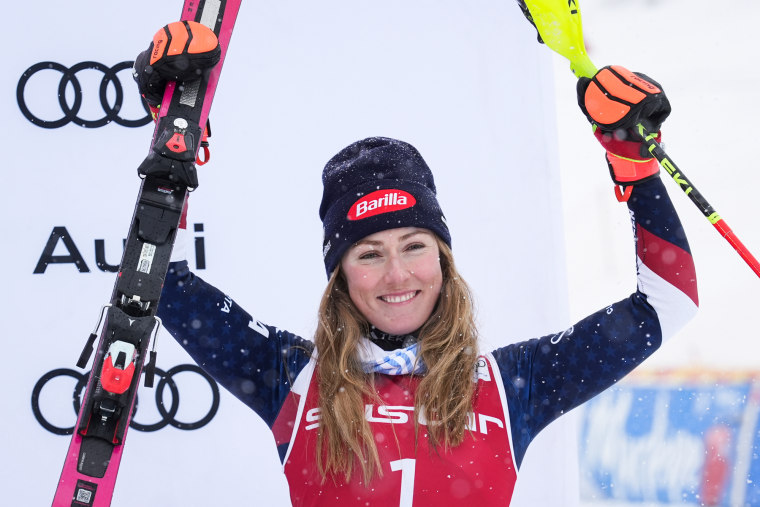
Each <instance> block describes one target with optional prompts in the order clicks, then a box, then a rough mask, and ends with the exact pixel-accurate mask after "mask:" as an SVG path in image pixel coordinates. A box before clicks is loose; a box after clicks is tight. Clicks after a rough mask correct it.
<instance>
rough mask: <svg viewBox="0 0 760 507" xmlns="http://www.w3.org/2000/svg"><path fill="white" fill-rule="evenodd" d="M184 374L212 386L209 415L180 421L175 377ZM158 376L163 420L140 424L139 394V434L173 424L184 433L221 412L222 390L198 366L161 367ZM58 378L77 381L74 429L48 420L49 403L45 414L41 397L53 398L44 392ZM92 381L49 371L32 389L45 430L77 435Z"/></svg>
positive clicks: (134, 425)
mask: <svg viewBox="0 0 760 507" xmlns="http://www.w3.org/2000/svg"><path fill="white" fill-rule="evenodd" d="M183 372H191V373H194V374H198V375H200V377H201V378H202V379H203V380H205V381H206V382H207V383H208V385H209V387H211V406H210V407H209V409H208V411H206V413H205V415H203V416H202V417H199V418H198V419H197V420H194V421H180V420H178V419H177V413H178V412H179V400H180V396H179V387H178V386H177V383H176V382H175V377H176V376H177V374H179V373H183ZM156 375H157V376H158V377H159V380H158V383H157V385H156V388H155V402H156V408H157V409H158V414H159V420H158V421H157V422H147V423H146V422H138V421H137V420H136V416H139V415H140V414H139V410H138V409H139V406H140V400H139V393H138V398H136V399H135V408H134V411H133V413H132V420H131V421H130V423H129V427H130V428H134V429H136V430H138V431H146V432H149V431H158V430H160V429H161V428H163V427H165V426H167V425H171V426H174V427H175V428H178V429H181V430H197V429H199V428H202V427H203V426H205V425H207V424H208V423H209V422H211V420H212V419H213V418H214V416H215V415H216V413H217V411H218V410H219V387H218V386H217V384H216V382H215V381H214V379H212V378H211V376H209V374H208V373H206V372H205V371H203V370H202V369H201V368H199V367H198V366H196V365H194V364H181V365H178V366H175V367H174V368H171V369H169V370H168V371H164V370H162V369H161V368H156ZM58 377H71V378H73V379H74V380H76V384H75V386H74V392H73V407H74V424H72V425H71V426H58V425H56V424H54V423H53V422H51V421H50V420H49V419H48V417H51V415H52V414H50V412H51V411H52V407H50V404H49V403H48V404H47V406H48V407H49V408H48V410H47V411H48V415H47V417H46V415H45V414H43V409H42V406H41V401H42V400H41V398H42V399H43V400H48V399H49V398H50V397H49V396H48V397H45V396H43V395H42V390H43V388H44V387H45V385H46V384H47V383H48V382H50V381H51V380H53V379H55V378H58ZM89 378H90V373H89V372H87V373H81V372H79V371H77V370H72V369H69V368H58V369H56V370H52V371H49V372H47V373H46V374H44V375H43V376H42V377H41V378H40V379H39V380H38V381H37V383H36V384H35V386H34V389H33V390H32V412H33V413H34V417H35V418H36V419H37V421H38V422H39V423H40V425H42V427H43V428H45V429H46V430H48V431H49V432H51V433H55V434H56V435H71V434H73V433H74V427H75V426H76V415H77V414H79V408H80V406H81V400H80V397H81V395H82V394H83V392H84V389H85V387H86V386H87V380H88V379H89ZM167 388H168V389H169V392H170V393H171V403H170V404H169V406H168V408H167V407H166V404H165V403H164V394H165V390H166V389H167ZM59 424H60V423H59Z"/></svg>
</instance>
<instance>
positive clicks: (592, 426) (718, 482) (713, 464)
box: [579, 371, 760, 507]
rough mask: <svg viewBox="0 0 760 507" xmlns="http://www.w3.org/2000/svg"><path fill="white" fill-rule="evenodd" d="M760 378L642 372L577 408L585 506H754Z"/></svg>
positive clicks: (759, 484)
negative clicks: (601, 504)
mask: <svg viewBox="0 0 760 507" xmlns="http://www.w3.org/2000/svg"><path fill="white" fill-rule="evenodd" d="M759 379H760V372H751V373H731V374H727V373H725V372H723V373H717V372H716V373H705V372H703V371H701V372H697V371H668V372H642V373H641V374H634V375H632V376H631V377H629V378H628V379H626V380H624V381H623V382H621V383H620V384H619V385H618V386H617V387H614V388H612V389H610V390H608V391H607V392H605V393H602V394H601V395H599V396H597V397H596V398H594V399H592V400H591V401H590V402H588V403H587V404H586V405H585V406H583V407H582V408H581V416H580V422H579V432H580V441H579V459H580V473H581V495H582V500H583V501H584V502H588V503H590V504H593V503H594V502H600V503H601V502H610V501H615V502H620V503H623V504H625V503H630V504H636V503H658V504H665V505H667V504H679V505H702V506H732V507H734V506H744V505H760V457H759V456H758V444H759V443H760V442H759V441H758V440H759V439H760V433H759V430H760V428H758V413H759V412H760V388H759V387H758V380H759Z"/></svg>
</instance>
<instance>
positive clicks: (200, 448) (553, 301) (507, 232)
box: [0, 0, 633, 507]
mask: <svg viewBox="0 0 760 507" xmlns="http://www.w3.org/2000/svg"><path fill="white" fill-rule="evenodd" d="M180 10H181V1H180V0H177V1H168V0H167V1H162V2H154V1H149V0H135V1H133V2H129V3H126V2H102V1H97V2H96V1H94V0H80V1H79V2H76V8H72V4H71V3H65V2H55V1H52V0H45V1H43V2H11V3H9V4H8V5H6V6H5V11H6V12H5V16H6V19H9V20H12V21H13V22H12V23H11V24H7V25H6V28H5V29H4V30H3V31H2V35H0V40H2V43H3V47H6V48H13V50H11V51H6V53H5V54H6V56H5V62H6V63H5V64H4V77H3V79H2V81H1V82H0V100H2V111H3V114H4V122H3V124H4V126H3V132H4V135H3V139H4V144H5V146H4V148H5V149H4V153H3V186H4V189H5V191H4V193H3V194H4V195H3V199H2V200H0V209H1V210H2V216H3V217H4V218H3V220H2V237H3V247H2V249H1V250H0V252H2V253H1V254H0V255H2V263H0V277H1V278H0V279H2V280H3V283H4V287H5V289H4V290H3V291H2V293H1V294H0V308H2V316H3V322H4V339H3V351H4V359H5V361H4V364H5V366H4V367H3V368H2V370H0V379H1V380H2V385H3V386H5V392H6V398H5V400H6V401H5V404H4V408H3V417H2V418H0V456H2V457H3V459H2V460H1V461H0V468H1V469H2V473H1V474H0V477H2V478H1V479H0V484H1V485H2V487H3V489H4V490H5V491H12V492H13V496H14V498H16V499H17V501H16V502H14V504H15V505H33V506H42V505H49V504H50V502H51V501H52V498H53V493H54V490H55V487H56V484H57V481H58V477H59V474H60V470H61V466H62V464H63V460H64V456H65V453H66V449H67V447H68V444H69V439H70V437H69V436H68V435H66V433H70V432H71V431H72V427H73V425H74V422H75V411H74V410H75V406H76V404H77V400H78V396H79V395H81V387H82V382H83V381H82V379H83V378H84V375H85V374H86V373H87V372H86V371H82V370H79V369H77V368H76V366H75V363H76V360H77V358H78V356H79V353H80V350H81V348H82V346H83V345H84V342H85V339H86V337H87V334H88V333H89V332H90V331H91V330H92V328H93V327H94V326H95V324H96V322H97V318H98V313H99V311H100V307H101V306H102V305H103V304H104V303H107V302H108V299H109V297H110V294H111V290H112V287H113V283H114V276H115V275H114V271H115V269H116V266H117V264H118V263H119V259H120V257H121V248H122V241H123V239H124V237H125V236H126V233H127V229H128V225H129V221H130V218H131V216H132V211H133V207H134V202H135V199H136V196H137V191H138V188H139V179H138V177H137V172H136V168H137V166H138V165H139V164H140V162H141V161H142V159H143V158H144V156H145V154H146V153H147V150H148V146H149V142H150V138H151V134H152V124H148V123H149V122H148V119H147V117H146V112H145V110H144V108H143V107H142V105H141V102H140V100H139V97H138V94H137V89H136V86H135V85H134V83H133V81H132V78H131V75H130V70H129V67H130V64H131V61H132V60H133V59H134V57H135V56H136V54H137V53H138V52H139V51H140V50H142V49H144V48H145V47H147V44H148V42H149V41H150V40H151V38H152V36H153V33H154V32H155V31H156V30H157V29H158V28H159V27H160V26H162V25H163V24H165V23H167V22H170V21H173V20H176V19H178V18H179V14H180ZM9 11H10V12H9ZM550 58H551V57H550V52H549V51H548V50H546V49H545V48H542V47H541V46H539V45H538V44H537V43H536V41H535V31H534V30H533V29H532V28H531V27H530V26H529V24H528V23H527V22H526V21H525V20H524V19H523V18H522V14H521V12H520V10H519V9H518V7H517V6H516V5H515V4H514V2H511V1H505V0H482V1H480V2H474V3H473V2H462V1H454V0H419V1H415V2H409V1H406V0H386V1H384V2H368V1H356V0H326V1H323V2H307V1H302V0H285V1H282V0H280V1H253V0H246V1H244V2H243V6H242V8H241V12H240V15H239V17H238V21H237V25H236V28H235V34H234V35H233V38H232V42H231V46H230V50H229V53H228V55H227V60H226V64H225V68H224V72H223V73H222V76H221V80H220V83H219V88H218V90H217V95H216V99H215V102H214V107H213V109H212V112H211V122H212V134H213V135H212V137H211V149H212V156H211V161H210V163H209V164H208V165H206V166H203V167H201V168H199V178H200V186H199V188H198V190H197V191H196V192H195V193H194V194H193V195H192V196H191V199H190V218H189V230H190V232H191V235H192V239H191V244H190V245H189V247H190V248H189V250H190V253H191V266H193V267H195V269H196V270H197V272H198V273H199V274H200V275H201V276H203V277H204V278H205V279H206V280H208V281H210V282H211V283H213V284H215V285H217V286H218V287H220V289H222V290H224V291H225V292H226V293H227V294H230V295H231V296H233V297H234V298H235V300H236V301H237V302H238V303H239V304H240V305H241V306H243V307H244V308H246V309H247V310H248V311H249V312H250V313H254V314H256V315H257V316H258V317H259V318H261V319H262V320H263V321H265V322H267V323H269V324H273V325H277V326H279V327H282V328H286V329H289V330H291V331H293V332H296V333H299V334H301V335H303V336H306V337H309V336H311V334H312V333H313V330H314V322H315V315H316V310H317V306H318V302H319V298H320V295H321V292H322V290H323V288H324V284H325V275H324V268H323V265H322V260H321V224H320V222H319V219H318V214H317V208H318V206H319V201H320V197H321V180H320V178H321V169H322V167H323V166H324V164H325V162H326V161H327V160H328V159H329V158H330V157H331V156H332V155H333V154H335V153H337V151H338V150H340V149H341V148H343V147H344V146H346V145H348V144H349V143H351V142H353V141H355V140H358V139H361V138H364V137H368V136H372V135H380V136H388V137H395V138H398V139H402V140H405V141H408V142H410V143H412V144H413V145H415V146H416V147H417V148H418V149H419V150H420V152H421V153H422V155H423V157H425V159H426V161H427V162H428V164H429V165H430V167H431V168H432V170H433V172H434V174H435V177H436V182H437V184H438V190H439V196H440V201H441V204H442V207H443V209H444V210H446V214H447V219H448V222H449V225H450V228H451V231H452V237H453V248H454V252H455V255H456V256H457V264H458V266H459V268H460V270H461V271H462V273H463V275H464V276H465V278H466V279H467V280H468V282H469V283H470V284H471V285H472V287H473V289H474V292H475V294H476V297H477V301H476V303H477V305H478V309H479V313H478V315H479V317H478V319H479V323H480V326H481V331H482V337H483V348H484V349H488V350H491V349H493V348H495V347H498V346H501V345H504V344H507V343H510V342H514V341H518V340H523V339H527V338H531V337H534V336H538V335H542V334H547V333H550V332H554V331H558V330H561V329H565V328H566V327H567V326H568V324H569V319H568V315H567V306H568V305H567V294H566V281H565V280H566V275H565V265H564V261H565V254H564V252H563V244H564V241H563V230H562V221H561V215H560V210H561V205H560V204H561V203H560V195H559V189H560V187H559V174H558V170H557V167H558V161H557V148H556V136H557V133H556V127H555V117H554V115H555V109H554V101H553V87H552V74H551V65H550ZM578 114H580V112H579V113H578ZM594 163H597V161H595V162H594ZM631 290H633V287H631ZM621 296H624V295H623V294H621ZM189 363H191V360H190V358H189V357H188V356H187V355H186V354H185V353H184V352H183V351H182V350H181V349H180V347H179V346H178V345H177V344H176V343H174V341H173V340H172V339H171V338H170V337H169V335H168V334H167V333H165V332H163V333H161V334H160V337H159V343H158V367H159V368H161V370H163V371H164V372H167V373H166V374H165V375H164V376H163V377H162V376H159V380H162V379H164V380H163V383H161V382H159V385H158V387H159V388H158V389H154V390H149V389H145V388H141V390H140V392H139V400H138V409H137V412H136V415H135V422H136V424H135V425H133V428H132V429H131V430H130V432H129V434H128V438H127V445H126V449H125V453H124V458H123V461H122V466H121V470H120V473H119V480H118V481H117V485H116V491H115V496H114V501H113V505H114V506H115V507H123V506H134V505H143V506H144V505H156V506H179V505H191V506H196V505H197V506H205V505H236V506H238V505H288V503H289V501H288V494H287V487H286V483H285V479H284V476H283V475H282V471H281V466H280V464H279V460H278V457H277V453H276V450H275V446H274V442H273V439H272V437H271V434H270V432H269V430H268V428H267V427H266V425H265V424H264V423H263V422H261V421H260V420H259V419H258V418H257V417H256V416H255V414H253V413H252V412H251V411H250V410H249V409H248V408H247V407H245V406H243V405H242V404H241V403H239V402H238V401H237V400H236V399H234V398H233V397H232V396H230V395H229V394H228V393H226V392H224V391H222V393H221V396H220V398H219V399H217V398H215V396H214V392H213V389H212V388H211V386H210V384H209V383H208V382H207V380H205V379H204V378H203V377H202V376H201V375H199V374H198V373H197V372H195V371H193V370H192V369H188V368H185V367H182V366H181V365H187V364H189ZM178 367H180V368H178ZM161 403H163V406H162V405H161ZM166 407H168V408H166ZM160 409H161V410H163V411H160ZM167 411H168V413H167ZM575 442H576V435H575V431H574V425H573V422H572V415H571V416H570V417H566V418H564V419H562V420H560V421H559V422H557V423H555V424H553V425H552V426H550V428H548V429H547V430H546V431H545V432H544V433H542V435H540V437H539V438H538V439H537V440H536V442H534V444H533V445H532V446H531V449H530V450H529V451H528V455H527V456H526V459H525V461H524V464H523V468H522V472H521V476H520V480H519V481H518V488H517V493H516V498H515V501H514V502H513V505H516V506H535V505H573V504H575V503H576V500H575V499H576V498H577V490H578V486H577V484H578V478H577V458H576V443H575ZM547 478H550V482H551V487H547Z"/></svg>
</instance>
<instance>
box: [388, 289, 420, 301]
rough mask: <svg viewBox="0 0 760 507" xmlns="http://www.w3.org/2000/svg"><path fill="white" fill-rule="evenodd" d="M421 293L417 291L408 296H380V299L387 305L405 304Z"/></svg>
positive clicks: (407, 294) (409, 293)
mask: <svg viewBox="0 0 760 507" xmlns="http://www.w3.org/2000/svg"><path fill="white" fill-rule="evenodd" d="M418 292H419V291H417V290H415V291H412V292H407V293H406V294H399V295H394V296H380V299H382V300H383V301H385V302H386V303H403V302H405V301H409V300H410V299H412V298H413V297H414V296H416V295H417V293H418Z"/></svg>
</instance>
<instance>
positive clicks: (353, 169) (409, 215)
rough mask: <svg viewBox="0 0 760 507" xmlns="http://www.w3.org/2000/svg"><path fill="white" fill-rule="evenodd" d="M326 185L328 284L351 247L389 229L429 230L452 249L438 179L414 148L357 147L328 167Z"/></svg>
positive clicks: (371, 142) (390, 144) (388, 143)
mask: <svg viewBox="0 0 760 507" xmlns="http://www.w3.org/2000/svg"><path fill="white" fill-rule="evenodd" d="M322 184H323V186H324V191H323V193H322V204H321V205H320V207H319V218H321V219H322V225H323V227H324V240H323V242H322V254H323V256H324V260H325V269H326V270H327V277H328V278H329V277H330V275H331V274H332V272H333V270H334V269H335V266H337V265H338V263H339V262H340V260H341V258H342V257H343V254H344V253H345V252H346V250H348V248H349V247H351V245H353V244H354V243H356V242H357V241H359V240H360V239H362V238H364V237H366V236H369V235H370V234H374V233H376V232H379V231H384V230H386V229H395V228H397V227H420V228H423V229H428V230H430V231H433V232H434V233H435V234H437V235H438V236H439V237H440V238H441V239H442V240H443V241H444V242H445V243H446V244H447V245H449V246H451V236H450V234H449V228H448V227H447V226H446V218H445V217H444V215H443V212H442V211H441V207H440V206H439V205H438V200H437V199H436V193H435V182H434V181H433V173H431V172H430V168H428V166H427V164H426V163H425V161H424V160H423V159H422V156H421V155H420V153H419V152H418V151H417V150H416V149H415V148H414V146H412V145H411V144H408V143H405V142H403V141H397V140H395V139H389V138H387V137H370V138H367V139H363V140H361V141H357V142H355V143H353V144H352V145H350V146H348V147H346V148H344V149H343V150H341V151H340V153H338V154H337V155H335V156H334V157H333V158H332V159H330V161H329V162H327V165H326V166H325V169H324V171H323V172H322Z"/></svg>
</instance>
